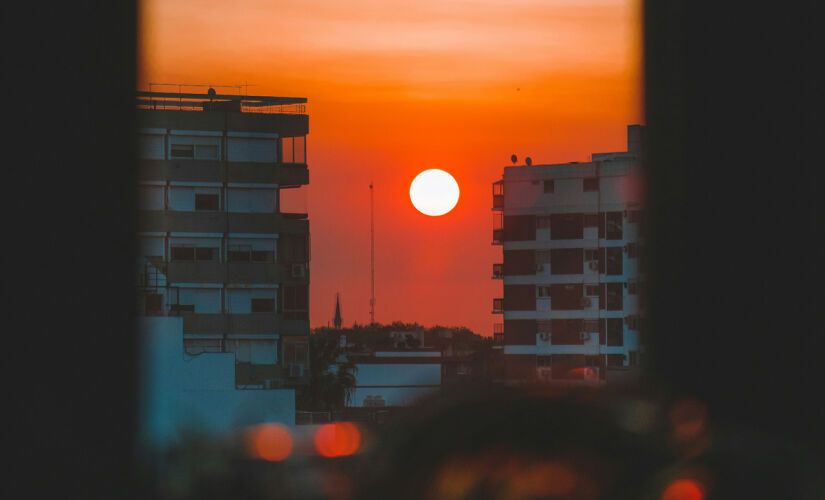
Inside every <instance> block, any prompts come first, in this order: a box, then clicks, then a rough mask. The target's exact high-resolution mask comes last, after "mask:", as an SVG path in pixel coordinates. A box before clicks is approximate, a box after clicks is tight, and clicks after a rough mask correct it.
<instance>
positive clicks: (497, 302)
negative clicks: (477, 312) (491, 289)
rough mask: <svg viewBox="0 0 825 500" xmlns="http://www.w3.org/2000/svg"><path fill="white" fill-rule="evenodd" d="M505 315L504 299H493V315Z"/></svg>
mask: <svg viewBox="0 0 825 500" xmlns="http://www.w3.org/2000/svg"><path fill="white" fill-rule="evenodd" d="M502 313H504V299H493V314H502Z"/></svg>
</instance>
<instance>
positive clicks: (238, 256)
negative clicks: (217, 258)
mask: <svg viewBox="0 0 825 500" xmlns="http://www.w3.org/2000/svg"><path fill="white" fill-rule="evenodd" d="M251 252H252V247H251V246H250V245H230V246H229V251H228V252H227V257H228V260H229V262H249V260H250V253H251Z"/></svg>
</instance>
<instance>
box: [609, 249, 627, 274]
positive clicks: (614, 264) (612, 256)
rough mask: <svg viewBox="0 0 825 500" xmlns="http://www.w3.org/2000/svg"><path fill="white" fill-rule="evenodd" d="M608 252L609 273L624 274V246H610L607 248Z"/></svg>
mask: <svg viewBox="0 0 825 500" xmlns="http://www.w3.org/2000/svg"><path fill="white" fill-rule="evenodd" d="M605 253H606V254H607V255H606V257H607V274H608V275H612V276H618V275H620V274H622V262H623V260H624V258H623V252H622V247H608V248H606V249H605Z"/></svg>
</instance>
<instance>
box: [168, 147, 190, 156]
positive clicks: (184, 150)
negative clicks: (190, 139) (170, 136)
mask: <svg viewBox="0 0 825 500" xmlns="http://www.w3.org/2000/svg"><path fill="white" fill-rule="evenodd" d="M169 156H171V157H172V158H194V157H195V146H194V145H193V144H172V146H171V148H170V150H169Z"/></svg>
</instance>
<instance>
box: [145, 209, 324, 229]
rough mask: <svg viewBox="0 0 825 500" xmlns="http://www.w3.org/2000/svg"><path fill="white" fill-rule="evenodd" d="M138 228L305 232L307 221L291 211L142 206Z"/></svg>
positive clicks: (307, 227) (307, 225)
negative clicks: (181, 210) (261, 211)
mask: <svg viewBox="0 0 825 500" xmlns="http://www.w3.org/2000/svg"><path fill="white" fill-rule="evenodd" d="M138 231H139V232H145V231H150V232H152V231H162V232H181V233H226V232H233V233H256V234H266V233H307V232H309V221H307V220H301V219H296V218H293V217H292V214H256V213H232V212H230V213H227V212H218V211H200V212H179V211H174V210H141V211H140V212H139V214H138Z"/></svg>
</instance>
